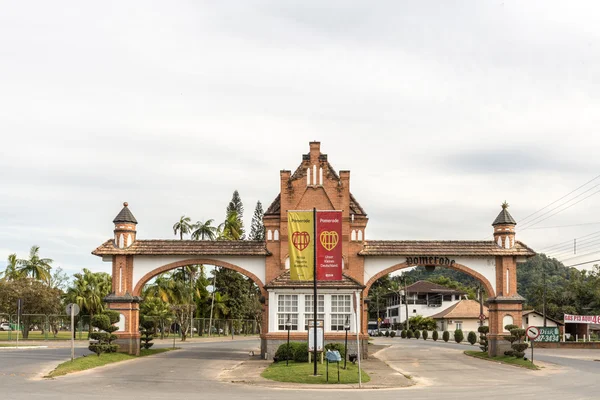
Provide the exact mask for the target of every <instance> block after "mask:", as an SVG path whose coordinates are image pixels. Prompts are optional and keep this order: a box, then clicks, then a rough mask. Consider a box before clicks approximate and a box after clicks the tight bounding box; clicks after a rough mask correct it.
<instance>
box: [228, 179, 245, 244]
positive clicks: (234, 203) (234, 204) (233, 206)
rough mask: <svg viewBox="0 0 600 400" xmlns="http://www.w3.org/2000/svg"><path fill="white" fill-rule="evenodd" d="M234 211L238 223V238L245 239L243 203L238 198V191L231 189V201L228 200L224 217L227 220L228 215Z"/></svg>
mask: <svg viewBox="0 0 600 400" xmlns="http://www.w3.org/2000/svg"><path fill="white" fill-rule="evenodd" d="M233 212H235V214H236V216H237V219H238V223H239V228H240V232H241V234H240V237H239V238H240V239H245V238H246V235H245V232H244V222H243V220H244V205H243V204H242V199H241V198H240V194H239V193H238V191H237V190H234V191H233V196H232V197H231V201H230V202H229V204H228V205H227V211H226V213H225V219H226V220H227V219H228V218H229V216H230V215H231V214H232V213H233Z"/></svg>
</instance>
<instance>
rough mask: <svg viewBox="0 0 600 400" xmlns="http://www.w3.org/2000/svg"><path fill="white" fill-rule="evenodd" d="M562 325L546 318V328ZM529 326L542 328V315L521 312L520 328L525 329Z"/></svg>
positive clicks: (527, 311) (528, 311)
mask: <svg viewBox="0 0 600 400" xmlns="http://www.w3.org/2000/svg"><path fill="white" fill-rule="evenodd" d="M562 325H563V324H562V323H561V322H559V321H557V320H555V319H552V318H550V317H548V316H546V326H550V327H555V326H562ZM530 326H544V315H543V314H542V313H539V312H537V311H535V310H526V311H523V324H522V328H523V329H527V328H529V327H530Z"/></svg>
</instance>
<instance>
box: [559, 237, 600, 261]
mask: <svg viewBox="0 0 600 400" xmlns="http://www.w3.org/2000/svg"><path fill="white" fill-rule="evenodd" d="M598 245H600V239H596V240H595V241H593V242H590V243H587V244H585V245H581V246H580V245H579V243H577V248H576V249H577V250H584V249H588V248H590V247H593V246H598ZM571 253H572V250H566V251H564V250H563V251H562V252H559V253H551V254H552V257H553V258H559V257H560V256H563V255H565V254H571ZM573 254H575V253H573Z"/></svg>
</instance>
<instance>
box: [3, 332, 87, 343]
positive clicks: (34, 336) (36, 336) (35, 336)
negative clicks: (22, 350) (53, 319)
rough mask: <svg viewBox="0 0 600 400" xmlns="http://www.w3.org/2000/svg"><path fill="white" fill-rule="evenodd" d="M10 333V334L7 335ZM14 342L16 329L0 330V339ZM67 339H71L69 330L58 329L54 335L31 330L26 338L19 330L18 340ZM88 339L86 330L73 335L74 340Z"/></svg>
mask: <svg viewBox="0 0 600 400" xmlns="http://www.w3.org/2000/svg"><path fill="white" fill-rule="evenodd" d="M9 334H10V336H9ZM9 339H10V341H11V342H14V341H16V340H17V332H16V331H11V332H8V331H0V341H3V340H9ZM46 339H48V340H67V339H71V332H68V331H60V332H58V334H57V335H56V336H54V334H53V333H52V332H47V333H44V334H42V333H41V332H40V331H31V332H29V337H28V338H27V339H23V333H22V332H19V341H21V340H46ZM79 339H81V340H88V332H87V331H85V332H81V333H80V332H77V334H76V336H75V340H79Z"/></svg>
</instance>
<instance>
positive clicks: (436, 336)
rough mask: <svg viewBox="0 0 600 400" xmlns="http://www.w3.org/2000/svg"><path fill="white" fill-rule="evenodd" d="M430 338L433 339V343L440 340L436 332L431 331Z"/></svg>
mask: <svg viewBox="0 0 600 400" xmlns="http://www.w3.org/2000/svg"><path fill="white" fill-rule="evenodd" d="M431 338H432V339H433V341H434V342H437V340H438V339H439V338H440V336H439V334H438V331H433V334H432V335H431Z"/></svg>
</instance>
